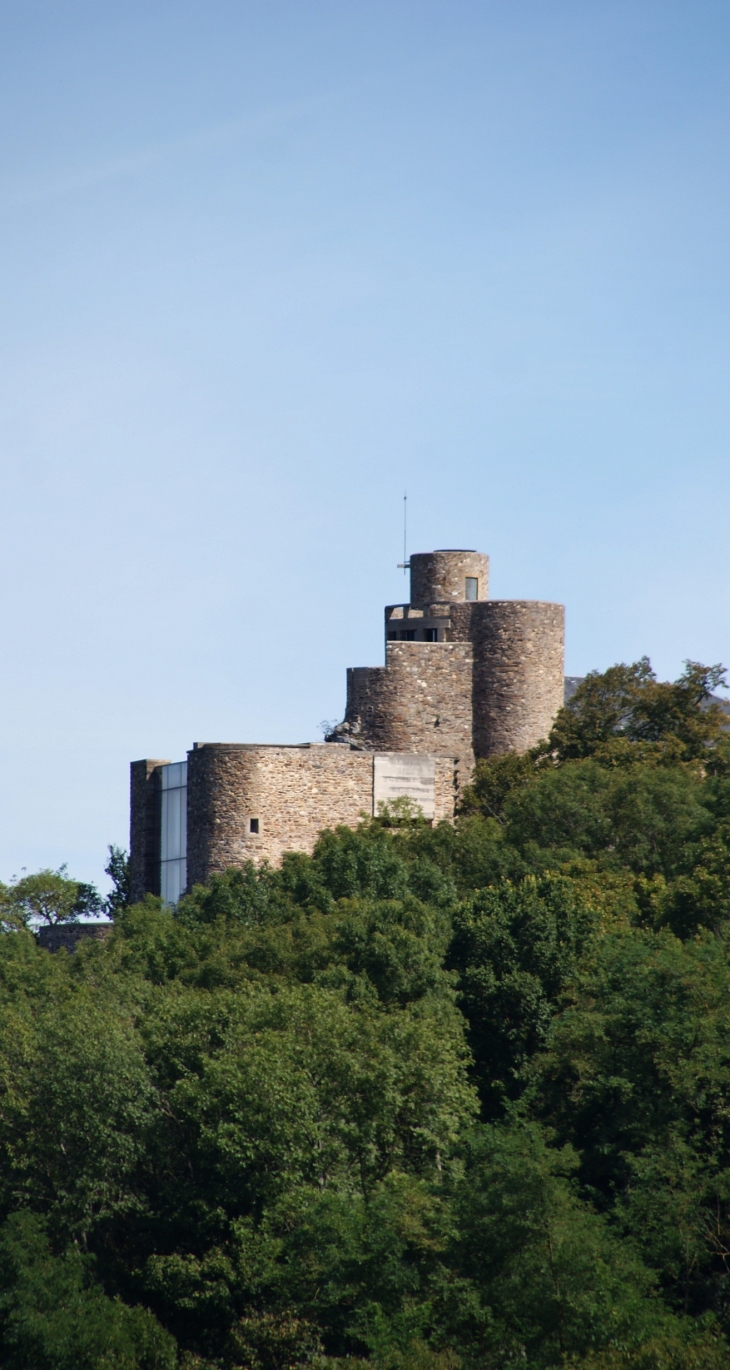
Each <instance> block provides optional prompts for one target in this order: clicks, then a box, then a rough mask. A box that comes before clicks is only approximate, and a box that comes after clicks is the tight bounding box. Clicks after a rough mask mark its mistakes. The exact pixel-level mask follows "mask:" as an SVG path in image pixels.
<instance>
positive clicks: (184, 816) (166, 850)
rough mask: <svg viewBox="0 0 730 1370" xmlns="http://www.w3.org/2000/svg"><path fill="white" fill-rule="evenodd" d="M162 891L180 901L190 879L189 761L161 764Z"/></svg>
mask: <svg viewBox="0 0 730 1370" xmlns="http://www.w3.org/2000/svg"><path fill="white" fill-rule="evenodd" d="M160 779H161V796H160V798H161V800H162V803H161V812H160V894H161V895H162V898H163V899H164V901H165V903H166V904H176V903H177V901H178V899H179V898H180V895H181V894H182V893H183V891H184V889H185V886H186V884H187V882H188V863H187V850H188V763H187V761H176V762H174V764H173V765H171V766H160Z"/></svg>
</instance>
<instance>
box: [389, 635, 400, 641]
mask: <svg viewBox="0 0 730 1370" xmlns="http://www.w3.org/2000/svg"><path fill="white" fill-rule="evenodd" d="M388 641H389V642H397V641H398V634H397V633H388Z"/></svg>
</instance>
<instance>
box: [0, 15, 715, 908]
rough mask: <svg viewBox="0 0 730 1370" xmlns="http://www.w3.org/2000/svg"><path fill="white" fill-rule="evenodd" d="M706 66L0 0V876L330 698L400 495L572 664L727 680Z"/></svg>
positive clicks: (419, 530)
mask: <svg viewBox="0 0 730 1370" xmlns="http://www.w3.org/2000/svg"><path fill="white" fill-rule="evenodd" d="M729 73H730V9H728V6H727V4H725V3H706V2H705V0H692V3H689V0H687V2H686V3H672V0H661V2H660V3H659V2H658V3H647V2H646V0H630V3H611V0H607V2H606V3H601V0H595V3H586V0H580V2H579V3H578V2H576V3H564V0H549V2H548V0H544V2H543V3H537V2H534V3H524V2H523V0H509V3H507V0H500V3H489V0H479V3H470V2H469V0H449V3H432V0H417V3H404V2H403V0H387V3H381V0H369V2H368V3H359V2H358V0H338V2H337V3H334V0H332V2H328V3H324V2H322V0H306V3H302V0H287V2H283V3H282V2H280V0H265V2H264V3H246V0H236V3H227V2H221V0H205V3H202V0H201V2H200V3H198V2H197V0H195V2H193V0H174V3H161V2H160V0H146V3H141V2H139V0H125V4H124V5H118V4H111V3H106V0H93V3H82V2H79V3H71V0H55V3H54V4H53V5H50V4H48V3H47V0H45V3H35V2H34V0H3V2H2V4H1V5H0V77H1V79H0V119H1V121H2V128H3V130H4V137H3V139H2V141H1V143H0V206H1V207H2V213H1V214H0V263H1V266H0V270H1V271H2V281H3V286H2V309H1V310H0V352H1V356H2V368H1V370H0V429H1V434H0V492H1V496H2V498H1V503H0V509H1V511H2V538H1V539H0V585H2V591H1V592H0V606H1V607H0V615H1V622H2V640H3V644H4V651H3V654H2V655H3V665H2V671H0V680H1V682H2V684H1V689H2V699H1V701H0V718H1V720H2V722H1V724H0V727H1V729H2V756H3V761H2V780H1V782H0V878H2V879H8V878H9V877H10V876H12V875H13V874H18V873H19V872H20V870H21V868H23V867H26V868H28V869H34V868H36V867H37V866H39V865H53V866H55V865H58V864H59V863H60V862H62V861H67V862H68V863H69V867H70V869H71V871H72V872H73V873H74V874H76V875H78V876H79V877H80V878H86V879H99V877H100V875H101V870H102V867H103V864H104V859H105V851H106V844H107V843H108V842H116V843H121V844H123V845H126V841H127V766H128V762H129V761H130V760H131V759H132V758H136V757H141V756H145V755H148V756H158V757H169V758H171V759H179V758H181V757H183V756H184V754H185V751H186V749H187V747H189V746H190V745H191V744H192V742H193V741H270V742H271V741H281V742H292V741H304V740H307V739H317V738H318V737H319V736H320V734H319V730H318V724H319V722H320V720H322V719H335V718H338V717H341V715H342V711H343V707H344V690H345V668H346V667H347V666H348V665H372V664H377V663H378V662H379V661H381V660H382V617H381V614H382V606H383V604H384V603H385V602H392V601H397V600H399V599H401V598H404V597H405V595H404V580H403V575H402V572H399V571H398V570H397V569H396V563H397V562H398V561H400V560H401V550H402V547H401V512H402V496H403V491H404V489H407V491H408V496H409V522H410V536H409V550H412V551H425V550H429V549H430V548H432V547H444V546H446V547H448V546H467V547H477V548H479V549H480V550H483V551H486V552H488V553H489V554H490V556H491V559H492V593H493V595H494V596H495V597H499V598H501V597H504V598H512V597H516V598H536V599H556V600H561V601H563V602H565V604H566V608H567V661H566V669H567V670H568V672H569V673H572V674H579V673H580V674H582V673H583V672H585V671H587V670H589V669H591V668H593V667H598V668H604V667H606V666H608V665H610V664H612V663H613V662H615V661H618V660H634V659H636V658H637V657H638V656H640V655H642V654H643V653H647V654H648V655H649V656H650V657H651V659H652V662H653V663H654V665H655V668H656V669H657V671H658V673H659V674H660V676H662V677H664V678H666V677H674V676H676V675H677V674H678V672H679V671H680V670H681V666H682V661H683V660H684V659H685V658H687V657H690V658H693V659H697V660H701V661H705V662H715V661H718V660H719V661H724V662H728V663H730V608H729V605H728V593H727V588H726V586H727V581H728V566H727V562H728V522H729V515H730V460H729V459H728V454H729V437H730V386H729V385H728V372H729V362H730V310H729V307H728V306H729V304H730V256H729V252H728V245H729V244H730V232H729V230H730V190H729V182H728V151H729V143H730V86H729ZM104 883H105V882H104V879H103V877H101V884H102V885H103V884H104Z"/></svg>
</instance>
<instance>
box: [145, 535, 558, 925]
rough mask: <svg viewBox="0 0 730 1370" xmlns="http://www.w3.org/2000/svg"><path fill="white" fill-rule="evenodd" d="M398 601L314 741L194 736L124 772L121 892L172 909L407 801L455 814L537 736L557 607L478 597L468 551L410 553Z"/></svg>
mask: <svg viewBox="0 0 730 1370" xmlns="http://www.w3.org/2000/svg"><path fill="white" fill-rule="evenodd" d="M408 565H409V568H410V577H411V594H410V600H409V602H408V604H391V605H388V606H387V607H386V610H385V665H384V666H355V667H351V668H350V669H349V670H348V672H347V707H346V710H345V717H344V720H343V722H342V723H339V724H338V725H337V726H336V727H334V728H332V730H331V731H330V732H329V733H328V735H327V737H326V739H325V741H324V742H321V743H309V742H305V743H302V744H300V745H292V746H276V745H274V746H272V745H265V744H261V743H221V742H205V743H199V742H198V743H195V744H194V745H193V748H192V750H191V751H189V752H188V756H187V760H186V761H178V762H170V761H161V760H149V759H146V760H143V761H134V762H132V767H131V821H130V866H131V875H132V895H133V898H135V899H139V898H142V897H143V896H144V894H145V893H147V892H150V893H152V894H161V895H162V897H163V898H164V899H165V900H166V901H167V902H169V903H176V902H177V900H178V899H179V897H180V895H181V894H182V893H183V892H184V891H185V889H188V888H191V887H192V886H193V885H194V884H197V883H205V882H206V881H208V880H209V879H210V877H211V876H212V875H214V874H215V873H216V872H220V871H224V870H226V869H228V868H229V867H231V866H238V867H240V866H243V865H244V864H245V862H247V861H253V862H255V863H256V864H260V863H261V862H263V861H269V862H271V863H272V864H277V863H278V862H279V861H280V860H281V858H282V856H283V855H284V853H285V852H287V851H304V852H311V851H312V850H313V848H314V844H315V842H316V840H317V836H318V835H319V833H320V832H321V831H322V829H323V828H327V827H331V826H333V825H335V824H338V823H342V824H346V825H348V826H350V827H355V826H356V825H357V823H358V822H359V821H360V819H361V817H362V815H363V813H368V814H376V813H377V812H378V808H379V805H380V804H381V803H387V802H388V801H391V800H393V799H396V798H398V797H400V796H408V797H409V798H411V799H413V800H414V801H415V802H416V803H417V804H418V805H419V806H420V808H421V811H422V813H423V815H424V817H425V818H427V819H430V820H432V821H438V820H440V819H447V820H448V819H452V818H453V816H454V810H455V806H456V803H457V801H458V796H459V790H460V788H462V787H463V786H464V785H465V784H467V783H468V781H469V779H470V777H471V773H472V770H473V766H474V761H475V760H476V759H478V758H480V757H489V756H495V755H498V754H500V753H504V752H509V751H517V752H523V751H526V750H527V748H528V747H531V746H534V744H535V743H536V742H539V741H540V740H541V739H542V738H544V737H547V734H548V733H549V731H550V727H551V725H552V722H553V719H554V718H555V715H556V714H557V712H558V709H559V708H560V707H561V705H562V703H563V698H564V690H565V682H564V675H563V671H564V667H563V642H564V621H565V611H564V609H563V606H562V605H561V604H550V603H544V602H542V601H537V600H514V599H503V600H499V599H497V600H494V599H489V597H488V593H489V558H488V557H486V556H484V555H483V554H482V553H481V552H474V551H468V550H463V549H459V550H453V549H448V550H441V551H436V552H418V553H413V554H412V555H411V558H410V561H409V563H408Z"/></svg>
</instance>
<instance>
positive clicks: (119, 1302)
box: [0, 661, 730, 1370]
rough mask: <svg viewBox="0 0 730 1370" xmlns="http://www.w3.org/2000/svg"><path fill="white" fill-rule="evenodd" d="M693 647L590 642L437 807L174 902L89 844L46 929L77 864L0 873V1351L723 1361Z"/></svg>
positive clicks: (445, 1368)
mask: <svg viewBox="0 0 730 1370" xmlns="http://www.w3.org/2000/svg"><path fill="white" fill-rule="evenodd" d="M721 675H722V673H721V672H720V670H719V668H710V669H706V668H704V667H700V666H696V665H693V664H691V663H690V664H689V665H688V666H687V669H686V670H685V672H684V674H683V675H682V677H680V680H679V681H677V682H675V683H674V684H673V685H664V684H660V683H658V682H657V681H656V680H655V677H654V675H653V673H652V672H651V669H650V667H649V664H648V662H646V661H641V662H638V663H636V664H634V665H633V666H619V667H614V668H612V669H611V671H608V672H605V673H603V675H598V674H596V673H594V674H593V675H592V676H589V677H588V678H587V679H586V681H585V682H584V683H583V685H582V686H581V687H580V689H579V690H578V691H577V693H576V695H575V696H574V697H573V699H572V700H571V701H570V703H569V705H568V706H567V707H566V709H564V710H562V711H561V714H560V715H559V717H558V719H557V721H556V725H555V729H554V731H553V734H552V735H551V738H550V739H549V741H548V742H547V743H546V744H544V745H542V746H541V747H539V748H536V749H535V750H534V751H533V752H532V753H530V754H528V755H527V756H524V757H518V756H508V757H499V758H495V759H493V760H491V761H487V762H481V763H480V764H479V766H478V767H477V771H476V774H475V777H474V783H473V785H472V786H470V787H469V789H468V790H467V791H466V792H465V793H464V795H463V797H462V804H461V812H460V814H459V817H458V820H457V822H456V824H453V825H452V824H447V823H440V824H437V825H435V826H431V825H429V824H428V823H425V822H424V821H423V819H422V818H421V817H420V816H418V815H417V814H414V812H413V811H412V809H411V808H409V806H408V805H396V806H391V807H390V808H388V809H387V810H384V811H383V812H382V813H381V814H380V815H379V816H378V817H377V818H376V819H374V820H370V821H366V820H363V822H362V823H361V825H360V827H359V828H358V829H357V830H356V831H354V832H353V831H351V830H350V829H347V828H338V829H336V830H335V831H333V832H326V833H323V834H322V835H321V838H320V840H319V842H318V844H317V847H316V850H315V852H314V854H313V855H312V856H311V857H308V856H304V855H302V854H300V853H289V854H288V855H287V856H286V857H285V859H284V861H283V862H282V865H281V867H280V869H278V870H272V869H270V868H268V867H262V868H260V869H258V870H257V869H255V868H254V867H253V866H252V865H248V866H246V867H244V868H243V869H242V870H235V871H228V872H226V873H225V874H222V875H218V876H216V877H215V878H214V879H213V880H212V881H211V883H210V885H209V886H208V887H205V888H204V887H198V888H196V889H195V890H193V891H192V892H191V894H189V895H187V896H186V897H185V898H184V899H183V900H181V902H180V905H179V906H178V909H177V910H176V912H175V913H174V914H173V913H172V911H171V910H170V909H169V908H166V907H165V906H163V905H162V903H161V901H160V900H159V899H154V898H152V897H148V898H147V899H146V900H145V901H144V902H143V903H142V904H138V905H135V906H134V907H129V901H128V888H127V885H126V883H125V882H126V880H127V875H128V868H127V865H126V858H125V855H124V853H123V852H121V851H119V850H118V849H116V848H112V849H110V862H109V867H108V871H109V874H110V875H111V876H112V880H113V882H114V892H113V894H112V896H110V904H109V907H110V908H111V909H112V911H113V914H114V929H113V932H112V934H111V936H110V937H109V938H108V939H107V940H106V941H105V942H103V943H101V942H96V941H93V940H91V939H88V940H86V941H84V942H83V943H82V944H81V945H80V946H79V948H78V950H77V951H76V953H75V954H74V955H73V956H68V955H66V953H65V952H62V953H59V954H58V955H55V956H51V955H50V954H49V953H47V952H46V951H44V950H42V949H41V948H40V947H39V946H38V944H37V942H36V940H35V938H34V937H33V936H32V935H31V930H30V929H32V927H33V926H34V925H35V924H37V923H38V921H39V920H40V919H41V918H44V919H46V920H49V919H50V920H54V919H62V918H66V917H74V916H78V913H79V911H80V909H81V907H82V906H84V907H87V908H88V907H91V904H90V903H89V899H92V896H91V895H89V894H88V892H87V893H86V894H85V893H84V890H83V888H80V887H79V886H78V885H77V883H76V882H74V881H71V880H69V879H68V877H67V876H66V874H65V871H63V870H61V871H59V872H40V873H38V875H36V876H30V877H24V879H23V880H22V881H17V882H15V883H14V884H12V885H10V886H8V887H3V888H2V890H0V917H1V918H2V927H3V930H4V933H3V935H0V1364H2V1365H3V1366H8V1367H9V1370H16V1367H17V1370H20V1367H23V1368H24V1370H25V1367H29V1370H71V1367H72V1366H73V1367H77V1366H79V1367H82V1368H85V1367H95V1368H96V1367H99V1370H102V1367H103V1368H104V1370H108V1367H119V1370H127V1367H129V1368H130V1370H132V1367H140V1370H146V1368H147V1367H149V1370H153V1367H154V1368H156V1370H167V1367H171V1366H172V1365H178V1366H179V1367H180V1370H286V1368H287V1367H289V1368H290V1370H304V1367H311V1368H312V1370H345V1367H347V1370H364V1368H365V1367H368V1366H370V1367H373V1370H512V1367H514V1366H515V1365H519V1366H521V1367H522V1368H523V1370H548V1367H556V1370H557V1368H558V1367H560V1370H569V1368H570V1367H573V1370H580V1367H583V1368H584V1370H720V1367H725V1366H727V1365H728V1364H730V1348H729V1346H728V1338H730V744H729V743H728V735H727V733H726V731H725V725H726V716H725V714H724V713H723V712H722V711H721V710H718V709H717V708H716V707H715V706H714V705H713V704H712V703H711V702H710V701H709V694H710V692H711V691H712V690H714V689H716V688H717V686H718V685H719V684H720V683H721ZM84 899H86V900H87V902H86V904H85V905H84V904H83V901H84ZM92 902H93V900H92Z"/></svg>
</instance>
